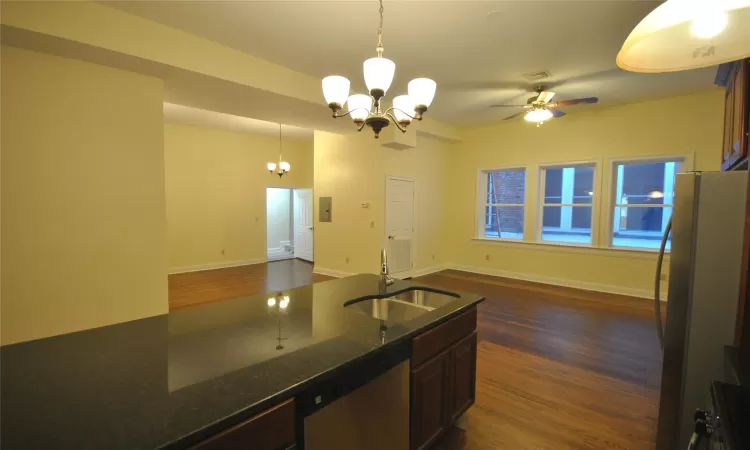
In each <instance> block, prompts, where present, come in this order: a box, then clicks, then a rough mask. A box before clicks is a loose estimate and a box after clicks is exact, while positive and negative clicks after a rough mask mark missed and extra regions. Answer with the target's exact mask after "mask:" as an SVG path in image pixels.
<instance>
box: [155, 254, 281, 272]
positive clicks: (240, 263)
mask: <svg viewBox="0 0 750 450" xmlns="http://www.w3.org/2000/svg"><path fill="white" fill-rule="evenodd" d="M264 262H266V258H255V259H244V260H240V261H222V262H216V263H209V264H200V265H197V266H183V267H172V268H170V269H168V270H167V273H168V274H170V275H172V274H176V273H187V272H201V271H204V270H213V269H225V268H227V267H239V266H250V265H252V264H260V263H264Z"/></svg>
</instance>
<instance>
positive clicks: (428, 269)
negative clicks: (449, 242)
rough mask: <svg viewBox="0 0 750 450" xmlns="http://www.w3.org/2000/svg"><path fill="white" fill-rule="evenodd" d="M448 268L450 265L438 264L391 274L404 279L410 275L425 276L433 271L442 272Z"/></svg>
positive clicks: (413, 276)
mask: <svg viewBox="0 0 750 450" xmlns="http://www.w3.org/2000/svg"><path fill="white" fill-rule="evenodd" d="M447 268H448V266H446V265H445V264H438V265H435V266H430V267H425V268H423V269H411V270H407V271H405V272H401V273H395V274H391V276H392V277H393V278H398V279H399V280H401V279H404V278H409V277H411V278H416V277H423V276H425V275H429V274H431V273H435V272H440V271H441V270H445V269H447Z"/></svg>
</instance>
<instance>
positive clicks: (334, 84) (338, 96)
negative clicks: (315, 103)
mask: <svg viewBox="0 0 750 450" xmlns="http://www.w3.org/2000/svg"><path fill="white" fill-rule="evenodd" d="M349 86H350V83H349V80H348V79H346V78H344V77H342V76H339V75H331V76H330V77H325V78H323V97H325V99H326V102H328V104H329V105H338V106H339V107H341V106H343V105H344V103H346V99H347V97H349Z"/></svg>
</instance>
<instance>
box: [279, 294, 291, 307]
mask: <svg viewBox="0 0 750 450" xmlns="http://www.w3.org/2000/svg"><path fill="white" fill-rule="evenodd" d="M287 306H289V296H287V295H285V296H284V297H282V299H281V301H280V302H279V308H281V309H286V308H287Z"/></svg>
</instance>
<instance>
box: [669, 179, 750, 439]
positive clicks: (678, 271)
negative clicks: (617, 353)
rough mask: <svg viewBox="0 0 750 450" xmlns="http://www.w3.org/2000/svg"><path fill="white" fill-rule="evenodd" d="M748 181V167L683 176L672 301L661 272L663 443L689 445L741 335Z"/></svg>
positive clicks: (674, 224) (674, 223)
mask: <svg viewBox="0 0 750 450" xmlns="http://www.w3.org/2000/svg"><path fill="white" fill-rule="evenodd" d="M747 180H748V174H747V172H744V171H743V172H703V173H681V174H678V175H677V177H676V180H675V185H674V189H675V193H674V199H675V200H674V210H673V214H672V220H671V228H672V230H671V231H672V234H671V238H672V241H671V255H670V256H671V257H670V263H669V293H668V296H667V297H668V298H667V302H666V305H665V304H664V302H661V303H660V302H659V301H658V298H659V294H658V291H659V284H660V282H659V280H660V274H659V273H657V274H656V283H655V291H656V292H655V297H656V299H657V301H656V302H655V303H656V313H657V314H656V318H657V328H658V329H659V337H660V340H661V342H662V347H663V351H664V358H663V363H662V379H661V395H660V402H659V420H658V429H657V438H656V448H657V450H675V449H680V450H684V449H687V448H688V445H689V443H690V438H691V436H692V433H693V427H694V420H693V413H694V412H695V410H696V408H704V407H705V405H706V399H707V398H708V392H709V391H708V389H709V383H710V382H711V380H718V379H722V378H723V376H722V374H723V348H724V345H729V344H732V343H733V341H734V329H735V318H736V314H737V302H738V295H739V284H740V262H741V257H742V239H743V232H744V227H745V207H746V195H747ZM668 233H669V227H668V229H667V232H666V233H665V239H664V240H663V241H662V251H661V252H660V261H661V258H662V257H663V254H664V244H665V243H666V236H667V235H668ZM664 306H666V307H667V318H666V323H662V321H661V317H660V315H659V309H660V308H663V307H664Z"/></svg>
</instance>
